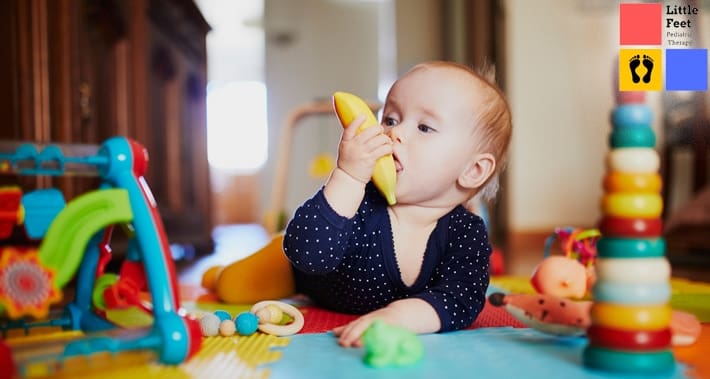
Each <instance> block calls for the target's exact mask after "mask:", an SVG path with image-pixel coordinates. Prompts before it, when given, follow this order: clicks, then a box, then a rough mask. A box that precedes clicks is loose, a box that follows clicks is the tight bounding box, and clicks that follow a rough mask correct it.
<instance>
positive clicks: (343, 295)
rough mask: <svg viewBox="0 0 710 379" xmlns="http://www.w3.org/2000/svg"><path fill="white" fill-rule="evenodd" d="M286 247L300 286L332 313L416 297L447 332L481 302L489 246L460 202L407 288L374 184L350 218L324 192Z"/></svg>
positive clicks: (463, 323) (300, 218)
mask: <svg viewBox="0 0 710 379" xmlns="http://www.w3.org/2000/svg"><path fill="white" fill-rule="evenodd" d="M284 251H285V253H286V256H287V257H288V258H289V260H290V261H291V263H292V265H293V266H294V268H295V270H294V272H295V279H296V289H297V291H299V292H301V293H303V294H306V295H308V296H309V297H310V298H311V299H312V300H313V301H314V302H315V303H316V304H317V305H319V306H322V307H324V308H327V309H330V310H333V311H337V312H343V313H350V314H363V313H367V312H371V311H373V310H376V309H379V308H382V307H384V306H386V305H387V304H389V303H391V302H392V301H395V300H399V299H404V298H420V299H422V300H424V301H427V302H428V303H429V304H431V305H432V307H433V308H434V309H435V310H436V312H437V313H438V315H439V318H440V320H441V325H442V328H441V331H449V330H458V329H462V328H465V327H467V326H469V325H471V323H472V322H473V321H474V320H475V319H476V317H477V316H478V314H479V313H480V311H481V310H482V309H483V306H484V304H485V293H486V289H487V287H488V282H489V271H488V270H489V269H488V264H489V256H490V253H491V246H490V243H489V241H488V234H487V231H486V229H485V225H484V224H483V221H482V219H481V218H480V217H478V216H476V215H474V214H472V213H470V212H468V211H467V210H466V209H464V208H463V207H461V206H459V207H456V208H455V209H453V210H452V211H451V212H449V213H448V214H447V215H445V216H444V217H442V218H441V219H440V220H439V221H438V223H437V225H436V227H435V228H434V230H433V231H432V233H431V235H430V237H429V241H428V243H427V248H426V251H425V253H424V258H423V262H422V268H421V271H420V273H419V277H418V278H417V279H416V280H415V282H414V283H412V285H411V286H407V285H405V284H404V283H403V282H402V279H401V275H400V272H399V267H398V265H397V260H396V256H395V253H394V243H393V240H392V231H391V225H390V219H389V216H388V214H387V204H386V202H385V201H384V199H383V198H382V197H381V195H380V194H379V193H378V192H377V190H376V189H375V188H374V186H372V184H371V183H370V184H369V185H368V187H367V190H366V193H365V197H364V199H363V201H362V203H361V205H360V208H359V209H358V212H357V214H356V215H355V216H354V217H352V218H351V219H347V218H345V217H342V216H340V215H338V214H337V213H336V212H335V211H334V210H333V209H332V208H331V207H330V205H329V204H328V203H327V201H326V200H325V197H324V196H323V191H322V189H321V190H320V191H319V192H318V193H316V195H315V196H314V197H312V198H311V199H309V200H307V201H306V202H305V203H304V204H303V205H301V206H300V207H299V208H298V209H297V210H296V213H295V215H294V217H293V219H292V220H291V221H290V222H289V225H288V226H287V228H286V232H285V238H284Z"/></svg>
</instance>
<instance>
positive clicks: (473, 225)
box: [440, 205, 487, 235]
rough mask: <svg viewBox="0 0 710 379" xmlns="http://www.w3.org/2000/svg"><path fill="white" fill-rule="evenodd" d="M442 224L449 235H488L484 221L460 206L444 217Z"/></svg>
mask: <svg viewBox="0 0 710 379" xmlns="http://www.w3.org/2000/svg"><path fill="white" fill-rule="evenodd" d="M440 223H442V224H444V226H446V230H447V231H448V233H449V235H451V234H470V233H471V232H474V233H487V231H486V225H485V224H484V222H483V219H482V218H481V217H480V216H478V215H476V214H475V213H471V212H470V211H469V210H467V209H466V208H464V207H463V206H460V205H459V206H458V207H456V208H454V209H453V210H452V211H451V212H449V213H448V214H447V215H446V216H444V217H443V218H442V220H440Z"/></svg>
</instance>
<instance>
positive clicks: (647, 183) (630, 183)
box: [603, 171, 661, 193]
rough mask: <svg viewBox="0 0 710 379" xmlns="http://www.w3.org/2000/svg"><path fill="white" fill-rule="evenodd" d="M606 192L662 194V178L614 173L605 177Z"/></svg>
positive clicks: (649, 174)
mask: <svg viewBox="0 0 710 379" xmlns="http://www.w3.org/2000/svg"><path fill="white" fill-rule="evenodd" d="M603 187H604V191H605V192H637V193H638V192H643V193H659V192H661V176H660V175H658V174H657V173H648V174H641V173H638V174H629V173H624V172H620V171H613V172H610V173H608V174H606V175H605V176H604V182H603Z"/></svg>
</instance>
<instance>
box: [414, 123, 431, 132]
mask: <svg viewBox="0 0 710 379" xmlns="http://www.w3.org/2000/svg"><path fill="white" fill-rule="evenodd" d="M417 129H419V131H421V132H424V133H431V132H433V131H434V129H433V128H431V127H429V126H427V125H424V124H419V125H417Z"/></svg>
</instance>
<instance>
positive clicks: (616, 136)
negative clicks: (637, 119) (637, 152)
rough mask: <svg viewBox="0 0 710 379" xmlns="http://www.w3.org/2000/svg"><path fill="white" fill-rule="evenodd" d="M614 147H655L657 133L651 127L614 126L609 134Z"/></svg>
mask: <svg viewBox="0 0 710 379" xmlns="http://www.w3.org/2000/svg"><path fill="white" fill-rule="evenodd" d="M609 145H610V146H611V147H612V148H624V147H654V146H656V134H655V133H654V132H653V129H651V128H614V129H613V130H612V132H611V134H610V135H609Z"/></svg>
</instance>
